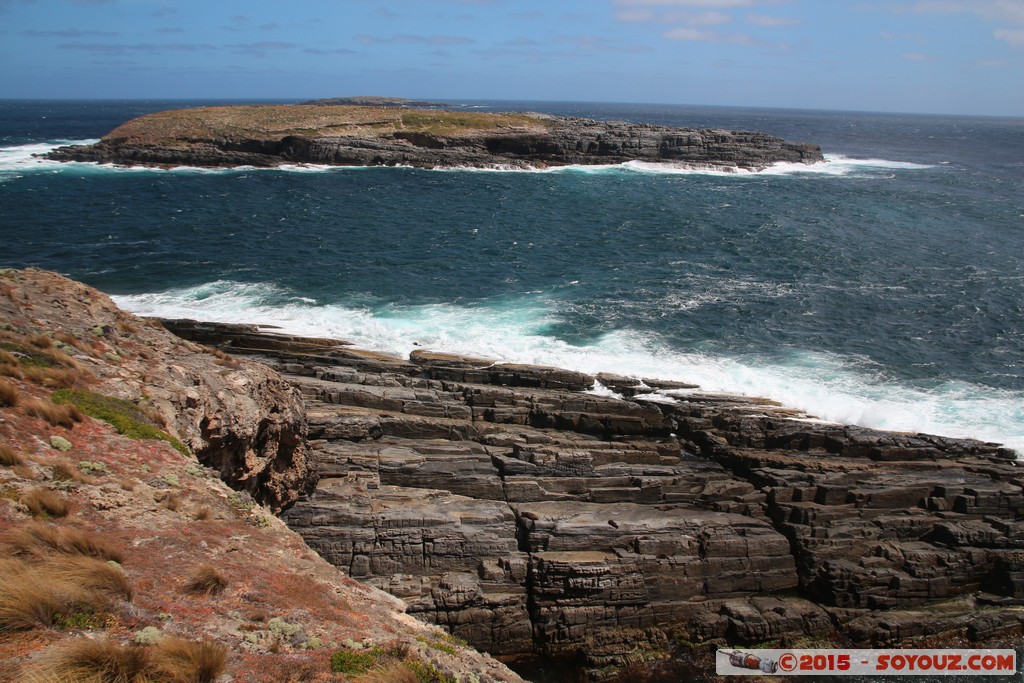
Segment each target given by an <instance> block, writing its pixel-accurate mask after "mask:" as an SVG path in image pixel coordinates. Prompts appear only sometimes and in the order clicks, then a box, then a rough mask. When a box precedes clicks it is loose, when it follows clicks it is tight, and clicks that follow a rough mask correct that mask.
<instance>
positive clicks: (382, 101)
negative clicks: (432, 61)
mask: <svg viewBox="0 0 1024 683" xmlns="http://www.w3.org/2000/svg"><path fill="white" fill-rule="evenodd" d="M299 104H304V105H320V104H329V105H353V106H357V107H434V108H445V107H448V106H451V105H447V104H444V103H442V102H428V101H425V100H407V99H405V98H404V97H380V96H378V95H363V96H356V97H323V98H321V99H318V100H306V101H305V102H299Z"/></svg>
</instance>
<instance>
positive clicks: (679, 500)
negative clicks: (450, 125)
mask: <svg viewBox="0 0 1024 683" xmlns="http://www.w3.org/2000/svg"><path fill="white" fill-rule="evenodd" d="M166 324H167V325H168V327H169V328H170V329H172V330H173V331H175V332H177V333H178V334H181V335H183V336H185V337H187V338H190V339H196V340H199V341H203V342H204V343H211V344H220V345H222V346H223V347H224V348H226V349H228V350H231V351H232V352H233V353H242V354H253V355H255V357H257V358H260V359H262V360H264V361H265V362H268V363H269V364H271V365H272V366H274V367H275V368H276V369H278V370H279V371H280V372H282V373H283V374H284V376H285V377H286V378H287V379H288V380H289V381H291V382H293V383H294V384H295V385H296V386H297V387H299V388H300V389H301V391H302V393H303V394H304V397H305V401H306V406H307V414H308V418H309V425H310V432H309V436H310V438H311V447H312V449H313V451H314V452H315V454H316V457H317V459H318V462H319V468H320V483H319V485H318V487H317V489H316V491H315V492H314V493H313V494H312V495H310V496H308V497H306V498H303V499H302V500H300V501H299V502H298V503H297V504H296V505H295V506H294V507H293V508H292V509H291V510H289V511H288V512H287V514H286V515H285V519H286V521H287V522H288V523H289V525H291V526H292V528H294V529H296V530H298V531H299V532H300V533H301V534H302V535H303V536H304V537H305V538H306V540H307V542H308V543H309V544H310V545H312V546H313V547H314V548H316V549H317V550H318V551H319V552H320V553H321V554H322V555H323V556H324V557H325V558H327V559H328V560H329V561H331V562H332V563H334V564H335V565H337V566H339V567H342V568H343V569H345V570H346V571H347V572H348V573H349V574H350V575H351V576H353V577H357V578H360V579H362V580H365V581H367V582H369V583H371V584H373V585H375V586H378V587H381V588H384V589H385V590H387V591H389V592H391V593H392V594H394V595H396V596H399V597H401V598H402V599H403V600H405V601H406V603H407V604H408V606H409V611H410V612H411V613H414V614H417V615H419V616H421V617H423V618H424V619H427V620H429V621H433V622H436V623H438V624H442V625H444V626H445V627H446V628H448V629H449V630H451V631H452V632H453V633H455V634H457V635H459V636H462V637H464V638H465V639H467V640H468V641H470V642H471V643H472V644H474V645H476V646H478V647H480V648H482V649H485V650H487V651H489V652H492V653H495V654H499V655H505V656H508V657H515V656H523V655H530V654H534V655H540V656H544V657H551V656H559V655H565V656H569V655H573V656H577V655H580V654H582V656H584V657H585V660H586V662H587V665H588V666H590V667H592V668H593V669H594V670H597V669H600V668H601V667H605V666H608V665H615V664H622V663H623V662H627V661H635V659H636V658H638V657H640V658H643V657H648V656H658V654H659V653H662V654H663V653H664V652H665V651H666V650H667V648H668V645H667V643H668V642H669V641H670V640H672V639H674V640H675V641H677V642H678V641H679V640H686V641H690V642H707V641H711V640H715V639H723V640H725V641H727V642H728V643H730V644H734V645H739V644H750V643H763V642H766V641H774V642H779V641H780V640H783V639H788V641H787V642H791V641H792V640H793V639H796V638H819V639H820V638H828V637H833V638H838V639H840V640H842V641H843V642H854V643H857V644H861V645H881V644H892V643H897V644H898V643H904V642H906V641H907V639H909V638H913V637H916V636H922V635H929V634H935V633H944V632H948V633H956V634H957V637H958V638H960V637H966V638H968V639H970V640H972V641H975V642H979V643H986V642H989V641H990V639H992V638H995V637H998V636H1000V635H1003V634H1006V633H1008V632H1014V630H1015V629H1020V627H1021V624H1022V622H1024V488H1022V487H1024V473H1022V470H1021V468H1020V467H1019V465H1018V462H1017V461H1016V460H1015V459H1014V457H1013V454H1012V453H1011V452H1009V451H1007V450H1004V449H1001V448H1000V447H999V446H998V445H996V444H990V443H981V442H977V441H971V440H958V439H948V438H943V437H938V436H929V435H922V434H902V433H891V432H881V431H874V430H870V429H864V428H859V427H852V426H843V425H836V424H825V423H821V422H819V421H813V420H809V419H807V416H805V415H801V414H799V413H796V412H794V411H791V410H786V409H784V408H782V407H780V406H778V405H777V404H774V403H772V402H770V401H765V400H752V399H746V398H740V397H730V396H718V395H707V394H702V393H700V392H699V390H698V389H696V388H694V387H692V386H688V385H683V384H680V383H671V382H658V381H656V380H654V379H645V380H644V381H643V382H641V381H640V380H637V379H631V378H624V377H617V376H613V375H600V376H598V377H590V376H588V375H583V374H580V373H573V372H567V371H563V370H557V369H553V368H542V367H533V366H513V365H503V364H500V363H494V362H493V361H490V360H485V359H466V358H454V357H450V356H445V355H444V354H436V353H428V352H417V353H415V354H413V357H412V358H411V359H410V360H408V361H405V360H401V359H396V358H389V357H385V356H380V355H375V354H369V353H363V352H360V351H357V350H353V349H352V348H350V347H345V346H340V345H338V346H332V345H331V342H329V341H326V340H310V339H300V338H289V337H282V336H267V335H263V334H259V333H258V331H257V330H255V329H252V330H238V329H231V328H225V327H221V326H217V325H207V324H197V323H191V322H182V321H174V322H170V321H169V322H167V323H166ZM595 380H598V381H600V382H601V383H602V384H603V385H604V386H605V387H607V388H610V389H612V390H614V391H615V392H618V394H619V395H620V396H621V397H620V398H613V397H607V396H596V395H593V394H588V393H584V390H587V389H590V388H591V387H592V386H593V385H594V382H595ZM665 391H670V392H671V393H672V394H673V395H674V400H672V401H666V399H665V395H664V392H665ZM658 392H660V393H658ZM922 610H924V611H926V612H927V614H928V617H927V618H923V617H922Z"/></svg>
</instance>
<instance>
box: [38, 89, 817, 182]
mask: <svg viewBox="0 0 1024 683" xmlns="http://www.w3.org/2000/svg"><path fill="white" fill-rule="evenodd" d="M46 156H47V157H49V158H50V159H56V160H58V161H91V162H100V163H113V164H121V165H131V166H201V167H233V166H257V167H274V166H281V165H284V164H322V165H330V166H396V165H403V166H417V167H425V168H438V167H485V168H495V167H499V168H500V167H512V168H543V167H550V166H565V165H570V164H618V163H624V162H628V161H648V162H668V163H673V164H678V165H684V166H687V167H698V168H704V167H707V168H715V169H725V170H737V169H745V170H760V169H763V168H765V167H767V166H770V165H771V164H773V163H776V162H794V163H808V164H809V163H815V162H819V161H822V160H823V156H822V154H821V149H820V148H819V147H818V145H813V144H804V143H795V142H787V141H786V140H783V139H781V138H779V137H776V136H774V135H769V134H766V133H758V132H748V131H726V130H719V129H693V128H672V127H668V126H659V125H652V124H646V123H627V122H623V121H594V120H591V119H582V118H565V117H556V116H548V115H543V114H488V113H481V112H465V111H451V110H443V109H414V108H401V107H383V106H377V107H369V106H352V105H324V104H309V105H291V106H287V105H277V106H236V107H206V108H200V109H182V110H172V111H166V112H160V113H157V114H150V115H147V116H142V117H139V118H137V119H134V120H132V121H129V122H127V123H125V124H124V125H122V126H120V127H118V128H117V129H115V130H113V131H111V132H110V133H109V134H107V135H106V136H104V137H103V139H102V140H101V141H100V142H98V143H96V144H93V145H77V146H70V147H61V148H59V149H57V150H55V151H53V152H50V153H49V154H47V155H46Z"/></svg>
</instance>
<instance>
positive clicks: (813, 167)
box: [0, 140, 934, 180]
mask: <svg viewBox="0 0 1024 683" xmlns="http://www.w3.org/2000/svg"><path fill="white" fill-rule="evenodd" d="M95 142H98V140H59V141H53V142H47V143H32V144H27V145H17V146H13V147H0V178H6V179H8V180H9V179H11V178H12V177H14V173H19V174H20V173H24V172H26V171H29V172H31V171H50V172H52V171H57V170H62V169H63V170H74V169H76V170H78V171H82V170H90V171H93V172H97V171H108V172H114V173H140V172H141V173H206V174H225V173H251V172H257V171H284V172H290V173H337V172H346V171H347V172H351V171H357V170H365V169H367V168H371V167H366V166H329V165H324V164H285V165H282V166H275V167H271V168H260V167H256V166H234V167H231V168H203V167H197V166H174V167H170V168H152V167H148V166H120V165H115V164H99V163H95V162H59V161H51V160H49V159H43V158H40V156H39V155H42V154H45V153H47V152H51V151H53V150H55V149H57V148H58V147H63V146H65V145H88V144H93V143H95ZM392 168H410V167H408V166H398V167H392ZM928 168H934V167H933V166H930V165H927V164H915V163H911V162H906V161H888V160H885V159H854V158H850V157H846V156H843V155H841V154H826V155H825V161H824V162H820V163H816V164H800V163H790V162H779V163H776V164H772V165H771V166H769V167H768V168H765V169H762V170H760V171H751V170H746V169H728V168H722V167H718V166H712V165H695V164H686V163H675V162H648V161H627V162H625V163H621V164H587V165H569V166H553V167H547V168H521V167H517V166H506V165H496V166H490V167H483V168H476V167H456V168H443V169H442V168H439V169H435V170H436V171H437V172H443V173H453V172H465V173H559V174H561V173H569V174H572V173H578V174H583V175H602V174H623V173H624V174H643V175H701V176H719V177H727V178H754V177H760V176H807V175H822V176H848V177H863V176H865V175H867V176H872V175H878V174H879V173H880V172H888V171H905V170H920V169H928Z"/></svg>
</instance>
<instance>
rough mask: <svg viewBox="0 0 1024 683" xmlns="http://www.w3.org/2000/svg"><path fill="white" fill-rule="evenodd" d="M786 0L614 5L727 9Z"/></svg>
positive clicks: (623, 0) (650, 0)
mask: <svg viewBox="0 0 1024 683" xmlns="http://www.w3.org/2000/svg"><path fill="white" fill-rule="evenodd" d="M786 1H787V0H615V4H616V5H626V6H637V5H639V6H643V7H712V8H717V9H728V8H731V7H756V6H758V5H778V4H780V3H782V2H786Z"/></svg>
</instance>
